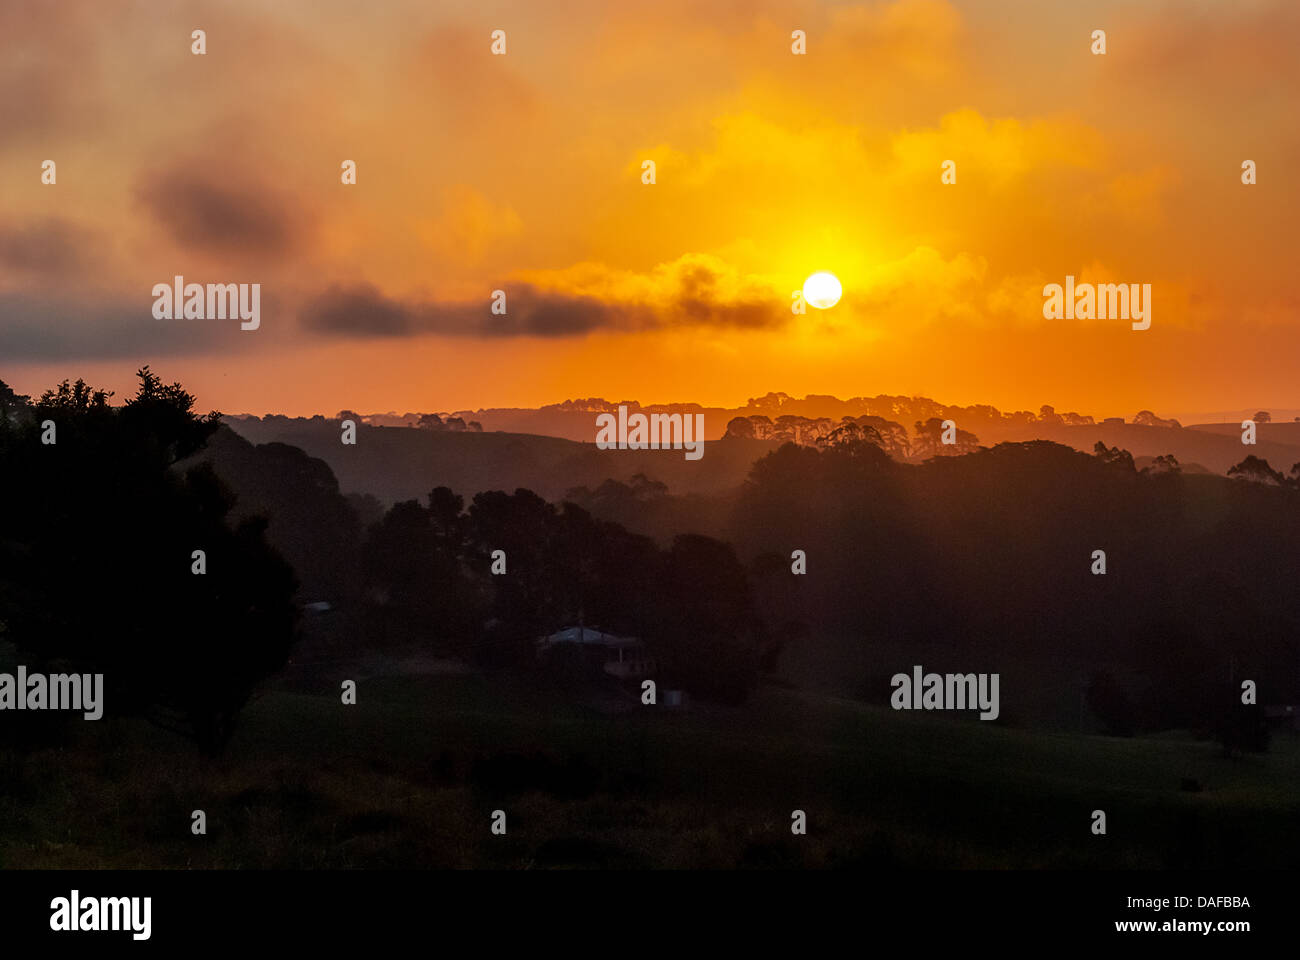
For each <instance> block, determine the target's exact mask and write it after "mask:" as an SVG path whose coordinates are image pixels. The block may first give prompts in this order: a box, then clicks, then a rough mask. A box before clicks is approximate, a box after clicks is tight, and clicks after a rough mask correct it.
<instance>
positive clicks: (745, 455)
mask: <svg viewBox="0 0 1300 960" xmlns="http://www.w3.org/2000/svg"><path fill="white" fill-rule="evenodd" d="M621 403H622V405H625V406H626V407H627V408H628V410H629V412H630V413H635V412H638V411H639V412H641V413H645V414H653V413H667V414H696V413H699V414H703V416H704V426H705V437H706V439H707V440H708V441H710V442H708V443H707V444H706V446H705V454H704V456H703V457H702V459H700V460H697V461H688V460H686V459H685V457H684V456H683V454H682V451H680V450H641V451H638V450H599V449H597V448H596V447H595V445H594V442H593V441H594V440H595V437H596V432H597V428H596V417H597V415H598V414H600V413H606V412H616V411H617V410H618V407H619V405H620V403H613V402H610V401H606V400H603V399H600V398H589V399H581V400H567V401H565V402H563V403H557V404H549V405H547V406H543V407H540V408H538V409H524V408H494V409H481V410H474V411H454V412H444V413H441V414H427V413H404V414H400V415H399V414H397V413H395V412H390V413H385V414H370V415H365V414H358V413H354V412H352V411H347V410H345V411H340V417H336V418H326V417H324V416H317V417H313V418H310V419H308V418H288V417H281V416H275V415H268V416H266V417H263V418H258V417H254V416H247V415H243V416H233V417H229V418H227V423H228V424H229V426H230V427H231V428H232V429H234V430H235V431H236V432H237V433H239V434H240V435H242V436H244V437H245V438H246V439H248V440H250V441H252V442H254V443H269V442H279V443H287V444H291V445H293V446H296V447H300V448H301V449H302V450H304V451H306V452H307V453H308V454H310V455H311V456H314V457H319V458H321V459H322V460H324V461H325V462H327V463H328V464H329V465H330V467H331V469H332V470H333V471H334V473H335V475H336V476H337V477H338V479H339V483H340V486H341V488H342V489H343V490H344V491H345V492H349V493H368V494H372V495H373V496H375V497H377V498H378V499H379V500H380V501H381V502H384V503H392V502H396V501H398V500H404V499H410V498H418V497H422V496H424V495H425V494H426V493H427V492H428V490H429V489H430V488H431V486H432V485H434V483H435V482H436V483H440V484H445V485H447V486H450V487H452V488H453V489H455V490H457V491H458V492H461V493H463V494H466V495H472V494H473V493H476V492H478V491H480V490H488V489H503V490H514V489H516V488H518V487H526V488H528V489H531V490H534V491H535V492H537V493H538V494H540V495H541V496H544V497H547V498H562V497H564V496H565V495H566V493H567V492H568V491H569V490H571V489H573V488H575V487H582V486H586V487H588V488H591V489H595V488H596V487H597V486H599V484H600V483H602V482H603V481H605V480H611V479H612V480H616V481H619V482H621V483H628V482H631V481H632V478H634V477H636V476H637V475H638V474H640V475H644V476H646V477H649V478H650V479H652V480H654V481H658V482H660V483H663V484H665V485H666V487H667V488H668V490H669V491H670V492H671V493H673V494H676V495H716V494H723V493H726V492H729V491H731V490H734V489H735V488H736V487H738V486H739V485H740V484H742V483H743V482H744V480H745V478H746V476H747V475H748V472H749V468H750V467H751V465H752V464H753V463H754V461H755V460H757V459H758V458H759V457H761V456H763V455H764V454H766V453H768V452H770V451H771V450H774V449H776V448H777V447H779V446H780V445H781V444H782V443H785V442H787V441H795V442H798V443H805V444H808V443H816V442H818V440H819V438H822V437H825V436H826V435H827V434H829V432H830V431H832V430H833V429H835V428H836V427H838V426H841V425H843V422H844V420H843V418H851V419H854V420H858V421H860V422H861V423H863V424H868V423H870V424H874V427H875V428H879V429H881V430H882V431H885V432H886V433H887V434H890V435H891V437H892V438H894V439H896V440H897V441H898V443H899V446H898V447H897V448H895V449H891V453H892V454H893V455H894V456H895V457H896V458H897V459H906V460H912V461H920V460H923V459H925V458H926V457H928V456H931V455H933V454H934V453H935V452H939V453H946V452H947V450H946V449H943V448H935V447H934V446H933V445H932V444H931V445H926V444H924V443H921V442H920V440H921V439H922V438H921V437H920V436H919V435H918V434H917V431H916V424H917V423H925V422H927V421H934V420H940V421H942V420H949V419H951V420H953V421H954V422H955V423H956V424H957V426H958V428H959V429H960V430H962V431H963V432H968V433H969V434H971V435H973V438H974V440H972V442H975V441H977V442H978V444H979V445H981V446H993V445H995V444H998V443H1006V442H1021V441H1026V440H1052V441H1055V442H1057V443H1063V444H1066V445H1067V446H1070V447H1073V448H1075V449H1076V450H1081V451H1084V452H1087V453H1091V452H1092V451H1093V448H1094V446H1095V445H1096V444H1097V443H1098V442H1101V443H1104V444H1105V445H1106V446H1108V447H1119V448H1122V449H1124V450H1128V451H1129V452H1130V453H1132V454H1133V456H1134V458H1135V459H1136V460H1137V461H1138V463H1139V466H1142V465H1144V463H1146V462H1148V461H1149V460H1151V459H1152V458H1155V457H1159V456H1167V455H1171V454H1172V455H1173V456H1174V457H1176V458H1177V459H1178V461H1179V462H1180V463H1181V464H1182V465H1183V468H1184V470H1187V471H1189V472H1198V471H1200V470H1205V471H1209V472H1212V473H1219V474H1223V473H1226V472H1227V471H1228V469H1229V468H1230V467H1232V466H1233V465H1234V464H1237V463H1240V462H1241V461H1242V460H1243V459H1244V458H1245V457H1246V456H1247V455H1248V454H1254V455H1255V456H1257V457H1260V458H1262V459H1265V460H1268V461H1269V463H1270V464H1271V465H1272V466H1273V468H1274V469H1277V470H1281V471H1282V472H1283V473H1285V472H1287V471H1288V470H1289V469H1290V468H1291V466H1292V465H1293V464H1295V463H1297V462H1300V423H1297V422H1279V423H1271V422H1261V423H1260V424H1259V425H1258V442H1257V444H1256V445H1255V446H1253V447H1252V446H1245V445H1243V444H1242V442H1241V425H1240V421H1237V422H1230V423H1205V424H1196V425H1191V426H1183V425H1181V424H1179V423H1178V421H1177V420H1175V419H1171V418H1163V417H1159V416H1157V415H1156V414H1154V413H1152V412H1151V411H1145V410H1144V411H1140V412H1138V413H1137V414H1136V415H1135V416H1134V417H1132V418H1129V421H1128V422H1125V421H1124V420H1122V419H1121V418H1109V419H1106V420H1104V421H1102V422H1100V423H1098V422H1095V421H1094V418H1093V417H1091V416H1089V415H1086V414H1079V413H1075V412H1066V413H1057V412H1056V411H1055V410H1054V409H1053V408H1052V407H1051V406H1048V405H1044V406H1043V407H1041V408H1040V409H1039V411H1038V412H1037V413H1034V412H1032V411H1027V410H1022V411H1015V412H1003V411H999V410H998V409H996V408H995V407H992V406H988V405H972V406H966V407H962V406H954V405H949V404H943V403H940V402H938V401H935V400H931V399H929V398H925V397H902V396H885V395H882V396H878V397H854V398H851V399H849V400H840V399H838V398H836V397H831V396H819V395H810V396H807V397H804V398H795V397H790V396H788V395H786V394H781V393H769V394H767V395H766V396H764V397H759V398H752V399H750V400H749V401H748V403H747V404H746V405H745V406H744V407H736V408H724V407H705V406H701V405H699V404H693V403H681V404H653V405H644V406H643V405H641V404H639V403H638V402H637V401H621ZM343 415H346V416H347V417H349V418H351V419H354V420H355V421H356V422H357V424H358V442H357V444H356V445H355V446H344V445H342V444H341V443H340V420H341V418H342V416H343ZM724 437H725V439H723V438H724Z"/></svg>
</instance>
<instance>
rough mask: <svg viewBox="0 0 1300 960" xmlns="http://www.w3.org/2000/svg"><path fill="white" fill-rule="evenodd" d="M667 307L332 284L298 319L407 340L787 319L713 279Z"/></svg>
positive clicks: (532, 290) (530, 289)
mask: <svg viewBox="0 0 1300 960" xmlns="http://www.w3.org/2000/svg"><path fill="white" fill-rule="evenodd" d="M688 286H689V293H687V291H686V290H683V291H681V292H679V295H677V296H676V297H673V298H671V299H670V300H669V302H668V303H667V304H666V305H663V306H654V305H651V304H646V303H629V302H606V301H603V300H598V299H596V298H594V297H585V296H575V295H572V294H562V293H556V292H552V291H546V290H540V289H538V288H537V287H535V286H532V285H531V284H510V285H508V286H507V287H505V288H504V289H505V292H506V306H507V310H506V313H505V315H503V316H497V315H493V314H492V313H491V310H490V306H491V301H490V299H489V298H488V297H484V298H483V299H482V300H479V301H473V302H409V301H403V300H398V299H395V298H393V297H389V296H387V295H386V294H384V293H383V292H382V291H381V290H379V289H378V288H377V287H374V286H372V285H362V286H354V287H339V286H335V287H331V288H329V289H328V290H326V291H324V292H323V293H321V294H319V295H317V296H315V297H313V298H312V299H310V300H309V301H307V302H306V303H305V304H304V305H303V307H302V309H301V310H300V311H299V314H298V316H299V321H300V322H301V324H302V326H303V327H304V328H305V329H307V330H310V331H313V332H316V333H321V334H325V335H329V336H337V337H359V338H360V337H407V336H417V335H420V334H428V333H436V334H442V335H445V336H461V337H479V338H483V339H492V338H500V337H522V336H531V337H575V336H582V335H583V334H587V333H594V332H597V331H622V332H631V331H641V330H653V329H658V328H664V327H672V326H719V327H739V328H747V329H761V328H770V327H774V326H777V325H778V324H780V323H782V322H784V321H785V319H786V314H787V313H788V308H787V307H786V305H785V304H784V303H783V302H781V301H779V300H777V299H775V298H773V299H763V300H758V299H754V300H746V301H739V302H734V303H725V302H718V301H717V300H715V299H713V298H711V297H710V296H709V293H710V292H711V291H712V281H711V280H709V281H707V282H705V281H701V280H700V279H699V278H698V277H697V278H695V280H693V281H692V283H691V284H690V285H688Z"/></svg>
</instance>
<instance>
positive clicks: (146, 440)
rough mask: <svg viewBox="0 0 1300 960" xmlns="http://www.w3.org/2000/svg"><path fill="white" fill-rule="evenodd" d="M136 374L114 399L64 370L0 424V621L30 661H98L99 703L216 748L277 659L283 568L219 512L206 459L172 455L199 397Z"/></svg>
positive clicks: (289, 636)
mask: <svg viewBox="0 0 1300 960" xmlns="http://www.w3.org/2000/svg"><path fill="white" fill-rule="evenodd" d="M138 376H139V378H140V386H139V389H138V390H137V392H136V394H135V395H134V396H133V397H131V398H130V400H128V402H127V403H126V405H124V406H123V407H121V408H113V407H110V406H109V405H108V402H107V401H108V397H109V396H110V394H109V393H108V392H107V391H103V390H96V389H93V388H91V387H89V386H87V385H86V384H85V383H84V381H80V380H78V381H77V382H76V383H74V384H69V383H68V382H67V381H64V382H63V383H61V384H59V385H58V386H57V387H55V388H54V389H52V390H49V391H46V392H45V393H44V394H43V395H42V396H41V397H40V399H39V400H37V401H36V403H35V404H34V405H33V413H34V416H32V417H31V418H26V419H20V420H19V421H18V422H9V420H8V418H6V421H5V422H4V423H3V424H0V454H2V455H3V457H4V461H5V463H6V470H4V471H3V473H0V530H3V531H4V535H3V541H2V544H0V585H2V586H3V587H4V589H0V605H3V609H0V620H4V621H6V622H7V624H8V631H7V635H8V637H9V639H11V640H12V641H14V642H15V643H17V644H18V645H19V646H20V648H22V649H23V650H24V651H26V653H27V654H28V656H29V657H30V658H31V659H32V660H34V661H36V662H38V663H51V662H55V661H60V662H64V663H70V664H72V665H74V666H75V667H76V669H78V670H79V671H82V672H95V673H103V674H104V683H105V713H106V714H110V715H120V714H125V713H132V712H140V713H145V714H147V715H150V716H151V717H154V718H157V717H158V716H159V714H158V711H160V710H163V711H165V712H166V715H167V716H168V717H171V718H174V719H176V720H178V721H180V722H182V723H183V724H184V727H185V729H186V730H187V732H189V733H190V734H191V735H193V736H195V738H196V739H198V741H199V743H200V746H201V748H202V749H203V750H204V751H205V752H209V753H214V752H217V751H219V750H220V749H221V748H222V746H223V745H224V743H225V742H226V740H227V739H228V737H229V735H230V733H231V729H232V724H233V720H234V718H235V716H236V714H237V713H238V711H239V709H240V708H241V707H242V706H243V704H244V703H245V702H246V701H247V699H248V697H249V696H250V695H251V693H252V691H253V689H254V687H255V685H256V683H257V681H258V680H259V679H260V678H261V677H263V676H265V675H266V674H267V673H268V672H270V671H272V670H274V669H277V668H278V667H279V666H280V665H282V664H283V663H284V661H285V659H286V658H287V655H288V651H289V648H290V645H291V643H292V640H293V636H294V621H295V612H294V608H293V606H292V603H291V597H292V594H293V589H294V581H293V574H292V571H291V569H290V568H289V566H288V565H287V564H286V563H285V562H284V561H283V560H282V559H281V558H280V557H279V556H278V555H277V554H275V553H274V552H273V551H272V550H271V549H270V548H269V547H268V546H267V544H266V541H265V538H264V536H263V530H264V524H263V523H262V522H260V521H257V520H252V519H250V520H246V521H244V522H240V523H238V524H231V523H229V522H228V514H229V511H230V508H231V505H232V502H233V501H232V498H231V495H230V493H229V491H228V490H227V489H226V488H225V487H224V485H223V484H222V483H221V481H220V480H219V479H218V478H217V477H216V475H215V474H214V473H213V471H212V470H211V468H210V466H208V465H206V464H200V465H197V466H193V467H190V468H189V469H187V470H182V469H180V468H179V467H178V461H179V460H180V459H181V458H183V457H185V456H187V455H188V454H191V453H193V452H195V451H197V450H198V449H200V448H201V447H202V446H203V444H204V442H205V440H206V439H207V438H208V437H209V436H210V435H211V433H212V431H214V430H215V429H217V426H218V417H217V415H215V414H210V415H208V416H205V417H200V416H196V415H194V414H193V412H192V407H193V403H194V398H193V397H192V396H191V395H190V394H188V393H187V392H185V390H184V389H183V388H181V386H180V385H179V384H171V385H169V386H168V385H164V384H163V383H162V382H161V381H160V380H159V379H158V378H157V377H156V376H154V375H153V374H152V373H151V372H150V371H149V369H148V368H147V367H146V368H144V369H142V370H141V371H139V374H138ZM46 419H48V420H53V421H54V423H55V426H56V429H57V439H56V442H55V443H53V444H48V445H47V444H43V443H42V442H41V438H42V434H43V431H42V429H41V426H40V423H41V421H42V420H46ZM196 550H201V551H203V554H204V556H205V558H206V573H203V574H202V575H196V574H195V573H194V572H192V571H193V569H194V564H195V562H196V561H195V560H194V556H193V555H194V551H196Z"/></svg>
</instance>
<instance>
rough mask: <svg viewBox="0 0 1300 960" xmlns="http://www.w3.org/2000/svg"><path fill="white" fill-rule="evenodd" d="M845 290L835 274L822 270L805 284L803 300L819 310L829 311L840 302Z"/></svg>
mask: <svg viewBox="0 0 1300 960" xmlns="http://www.w3.org/2000/svg"><path fill="white" fill-rule="evenodd" d="M843 293H844V288H843V287H841V286H840V281H839V280H838V279H837V278H836V276H835V274H833V273H827V272H826V271H825V270H821V271H819V272H817V273H814V274H813V275H812V276H811V277H809V278H808V279H807V280H805V281H804V282H803V298H804V300H806V301H807V302H808V303H810V304H812V305H813V306H814V307H816V308H817V309H818V310H829V309H830V308H831V307H833V306H835V304H837V303H839V302H840V296H841V295H842V294H843Z"/></svg>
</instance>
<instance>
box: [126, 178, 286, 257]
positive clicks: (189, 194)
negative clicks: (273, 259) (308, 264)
mask: <svg viewBox="0 0 1300 960" xmlns="http://www.w3.org/2000/svg"><path fill="white" fill-rule="evenodd" d="M238 179H239V178H237V177H236V176H235V175H234V174H233V173H232V172H229V171H228V172H226V173H225V174H224V175H220V174H217V173H212V174H206V173H203V172H200V171H199V169H198V168H192V167H191V165H188V164H182V163H178V164H177V165H175V166H173V167H172V168H170V169H169V170H166V171H163V172H161V173H154V174H151V175H146V176H145V177H143V178H142V179H141V181H140V182H139V184H138V185H137V188H136V196H137V198H138V199H139V200H140V202H141V203H142V204H143V205H144V206H145V208H146V209H147V210H148V211H149V213H150V214H151V215H152V216H153V218H154V219H155V220H156V221H157V222H158V223H159V224H160V225H161V226H162V227H163V228H164V229H166V230H167V232H168V233H169V234H170V235H171V236H172V238H173V239H174V240H175V241H176V242H177V243H180V244H181V245H182V246H184V247H186V248H188V249H191V250H198V251H204V252H209V253H218V254H237V253H242V254H249V255H253V256H268V255H271V256H278V255H283V254H286V253H288V252H290V251H292V250H293V249H294V248H296V247H297V246H298V244H299V240H300V238H301V235H302V232H303V224H302V219H301V216H300V212H299V211H297V210H296V209H295V208H294V206H293V204H292V202H291V201H290V200H289V198H287V197H285V196H283V195H281V194H280V193H278V192H277V191H275V190H272V189H270V188H268V187H265V186H257V185H253V184H252V183H249V184H248V185H243V184H238V185H236V184H237V183H238ZM232 181H234V182H233V183H232Z"/></svg>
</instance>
